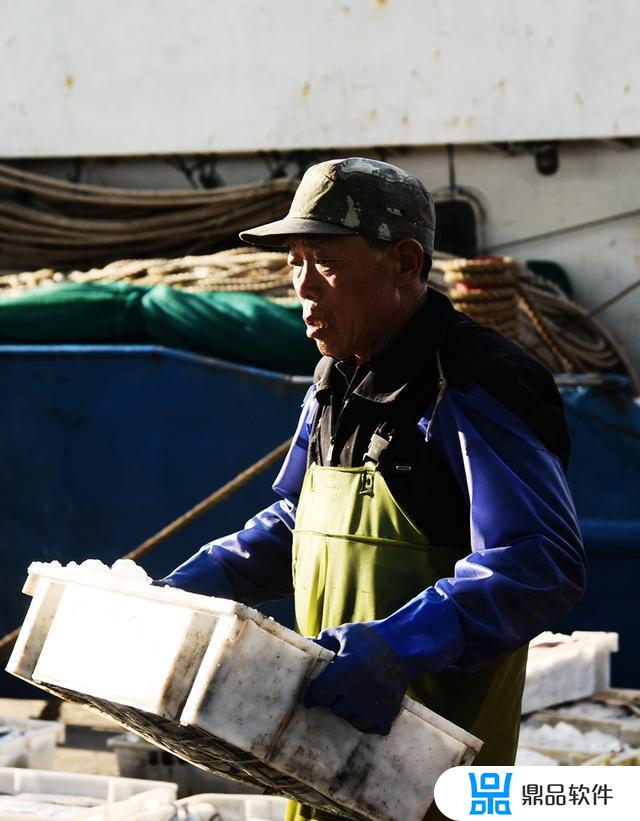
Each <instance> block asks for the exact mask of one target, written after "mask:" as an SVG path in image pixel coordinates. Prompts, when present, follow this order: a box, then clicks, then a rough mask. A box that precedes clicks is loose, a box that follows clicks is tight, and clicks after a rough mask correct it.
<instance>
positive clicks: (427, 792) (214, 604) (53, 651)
mask: <svg viewBox="0 0 640 821" xmlns="http://www.w3.org/2000/svg"><path fill="white" fill-rule="evenodd" d="M131 565H132V563H131V562H126V563H116V565H114V571H109V569H108V568H106V567H104V566H103V565H100V563H99V562H89V563H87V565H86V566H85V565H83V566H80V567H77V566H67V567H66V568H62V567H60V566H59V565H58V564H57V563H52V564H50V565H43V564H38V563H36V564H34V565H32V566H31V567H30V569H29V578H28V580H27V583H26V585H25V588H24V589H25V592H27V593H29V594H31V595H32V596H33V601H32V604H31V607H30V609H29V612H28V614H27V617H26V619H25V622H24V625H23V627H22V630H21V632H20V636H19V637H18V640H17V642H16V646H15V648H14V652H13V654H12V657H11V659H10V661H9V664H8V666H7V670H8V671H9V672H11V673H14V674H15V675H18V676H20V677H22V678H24V679H26V680H27V681H32V682H34V683H37V684H39V685H40V686H43V687H44V688H45V689H48V690H50V691H51V692H55V693H58V694H60V695H62V696H63V697H66V698H70V699H72V700H77V701H79V702H81V703H86V704H91V705H93V706H95V707H97V708H98V709H100V710H102V711H103V712H105V713H107V714H108V715H110V716H112V717H113V718H115V719H116V720H117V721H119V722H120V723H121V724H123V725H124V726H126V727H127V728H129V729H131V730H133V731H134V732H136V733H138V734H139V735H142V736H143V737H144V738H146V739H147V740H149V741H152V742H154V743H156V744H158V745H160V746H162V747H164V748H165V749H168V750H169V751H170V752H173V753H175V754H177V755H179V756H181V757H182V758H185V759H186V760H189V761H191V762H193V763H195V764H197V765H199V766H203V767H205V768H206V769H209V770H212V771H214V772H218V773H220V774H221V775H225V776H229V777H232V778H235V779H237V780H241V781H245V782H248V783H251V784H254V785H257V786H259V787H261V788H263V789H265V790H266V791H268V792H272V793H277V794H280V795H286V796H288V797H294V798H297V799H299V800H301V801H303V802H305V803H308V804H313V805H314V806H317V807H320V808H324V809H327V810H333V811H339V812H341V813H342V815H343V816H345V815H348V816H350V817H352V818H364V819H372V821H397V819H402V820H403V821H418V819H422V818H423V816H424V814H425V812H426V810H427V808H428V807H429V806H430V805H431V803H432V801H433V789H434V785H435V782H436V780H437V778H438V776H439V775H440V774H441V773H442V772H444V771H445V770H446V769H448V768H449V767H452V766H456V765H458V764H470V763H471V762H472V761H473V759H474V757H475V755H476V754H477V752H478V751H479V749H480V747H481V742H480V741H479V740H478V739H476V738H474V737H473V736H472V735H470V734H469V733H467V732H466V731H464V730H462V729H460V728H459V727H456V726H455V725H453V724H452V723H451V722H449V721H447V720H445V719H443V718H442V717H440V716H438V715H436V714H435V713H433V712H432V711H430V710H428V709H427V708H425V707H423V706H422V705H420V704H417V703H416V702H414V701H412V700H410V699H405V701H404V702H403V709H402V711H401V713H400V715H399V716H398V718H397V719H396V721H395V722H394V724H393V727H392V730H391V733H390V734H389V735H388V736H378V735H370V734H364V733H360V732H358V731H357V730H355V729H353V728H352V727H351V726H350V725H349V724H347V723H346V722H345V721H343V720H342V719H340V718H338V717H337V716H335V715H333V713H331V712H330V711H329V710H327V709H324V708H313V709H311V710H307V709H305V708H304V707H303V706H302V705H301V703H300V700H301V696H302V694H303V693H304V691H305V689H306V687H307V685H308V682H309V681H310V679H311V678H313V677H314V676H315V675H317V674H318V673H319V672H321V670H322V669H324V667H325V666H326V665H327V664H328V663H329V662H330V661H331V659H332V658H333V655H332V654H331V653H329V652H328V651H327V650H325V649H324V648H322V647H320V646H319V645H318V644H316V643H315V642H313V641H311V640H309V639H305V638H302V637H301V636H299V635H297V634H296V633H294V632H293V631H291V630H287V629H286V628H284V627H282V626H281V625H279V624H277V623H276V622H275V621H273V619H270V618H267V617H266V616H264V615H262V614H261V613H259V612H257V611H256V610H253V609H251V608H249V607H245V606H244V605H241V604H238V603H237V602H232V601H229V600H226V599H214V598H209V597H206V596H196V595H194V594H190V593H185V592H183V591H181V590H174V589H169V588H160V587H154V586H151V585H150V584H149V580H148V579H147V578H146V576H145V574H144V571H142V570H141V569H140V568H136V567H135V565H134V566H133V567H131ZM138 574H139V575H138Z"/></svg>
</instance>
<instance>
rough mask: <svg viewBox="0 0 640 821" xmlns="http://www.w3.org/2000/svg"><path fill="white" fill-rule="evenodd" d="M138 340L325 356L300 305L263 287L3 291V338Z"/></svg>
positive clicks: (250, 360)
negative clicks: (252, 290)
mask: <svg viewBox="0 0 640 821" xmlns="http://www.w3.org/2000/svg"><path fill="white" fill-rule="evenodd" d="M136 342H138V343H145V342H146V343H155V344H158V345H166V346H169V347H175V348H183V349H186V350H190V351H194V352H197V353H201V354H205V355H208V356H215V357H218V358H220V359H226V360H230V361H232V362H239V363H243V364H248V365H254V366H257V367H261V368H267V369H269V370H275V371H281V372H283V373H292V374H305V375H308V374H311V373H313V369H314V367H315V363H316V362H317V361H318V357H319V354H318V351H317V349H316V346H315V344H314V343H313V342H311V341H309V340H308V339H307V338H306V335H305V332H304V324H303V322H302V318H301V311H300V306H299V305H297V304H293V305H288V304H287V305H283V304H278V303H274V302H272V301H270V300H268V299H266V298H265V297H262V296H258V295H256V294H249V293H243V292H218V291H215V292H202V293H191V292H187V291H182V290H178V289H176V288H171V287H169V286H167V285H157V286H155V287H153V288H142V287H137V286H134V285H126V284H95V285H92V284H84V283H83V284H72V283H65V284H61V285H58V286H55V287H53V288H46V289H45V288H42V289H33V290H30V291H27V292H25V293H24V294H20V295H19V296H11V297H2V298H0V344H5V345H6V344H29V343H32V344H64V343H68V344H69V343H86V344H100V343H104V344H106V343H111V344H112V343H136Z"/></svg>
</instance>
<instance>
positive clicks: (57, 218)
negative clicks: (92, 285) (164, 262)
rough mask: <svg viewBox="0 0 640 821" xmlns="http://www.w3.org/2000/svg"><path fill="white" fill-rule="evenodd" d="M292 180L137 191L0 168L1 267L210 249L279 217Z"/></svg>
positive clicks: (75, 263)
mask: <svg viewBox="0 0 640 821" xmlns="http://www.w3.org/2000/svg"><path fill="white" fill-rule="evenodd" d="M295 187H296V183H295V181H294V180H291V179H276V180H269V181H267V182H258V183H249V184H245V185H235V186H228V187H224V188H213V189H189V190H138V189H125V188H111V187H104V186H96V185H86V184H82V183H72V182H67V181H66V180H59V179H55V178H52V177H46V176H41V175H39V174H33V173H30V172H27V171H22V170H20V169H18V168H14V167H13V166H10V165H6V164H0V258H1V259H2V265H3V267H4V268H5V269H16V268H38V267H40V266H42V265H51V264H53V265H56V266H60V267H78V266H82V265H94V264H96V263H97V262H98V263H101V262H108V261H111V260H116V259H124V258H127V257H144V256H148V255H149V254H154V255H158V253H161V254H166V255H167V256H172V257H175V256H181V255H183V254H185V253H189V252H190V251H191V250H193V249H194V248H196V249H201V250H209V249H214V248H216V247H220V245H221V244H223V243H228V241H229V239H230V238H232V237H235V236H237V232H238V231H239V230H241V229H242V228H245V227H246V226H247V225H251V224H252V223H253V224H256V223H259V222H269V221H271V220H274V219H278V218H279V217H282V216H284V214H285V213H286V211H287V208H288V206H289V203H290V202H291V199H292V196H293V191H294V190H295Z"/></svg>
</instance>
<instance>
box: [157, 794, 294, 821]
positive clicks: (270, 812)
mask: <svg viewBox="0 0 640 821" xmlns="http://www.w3.org/2000/svg"><path fill="white" fill-rule="evenodd" d="M175 808H176V811H175V815H174V817H173V818H171V819H170V821H201V819H202V821H205V820H206V821H284V815H285V812H286V808H287V802H286V801H285V799H284V798H277V797H275V796H266V795H231V794H228V793H225V794H220V793H205V794H202V795H191V796H189V797H187V798H184V799H182V800H181V801H177V802H176V804H175Z"/></svg>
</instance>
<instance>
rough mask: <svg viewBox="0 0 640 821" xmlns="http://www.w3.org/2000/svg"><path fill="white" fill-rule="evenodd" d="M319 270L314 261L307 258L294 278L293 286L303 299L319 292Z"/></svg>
mask: <svg viewBox="0 0 640 821" xmlns="http://www.w3.org/2000/svg"><path fill="white" fill-rule="evenodd" d="M318 279H319V274H318V271H317V269H316V267H315V265H314V264H313V262H308V261H307V260H305V261H304V262H303V263H302V265H301V267H300V269H299V271H298V272H297V274H296V276H295V277H294V279H293V287H294V290H295V292H296V294H297V295H298V296H299V297H300V298H301V299H311V298H312V297H313V296H315V295H316V294H317V293H318Z"/></svg>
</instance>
